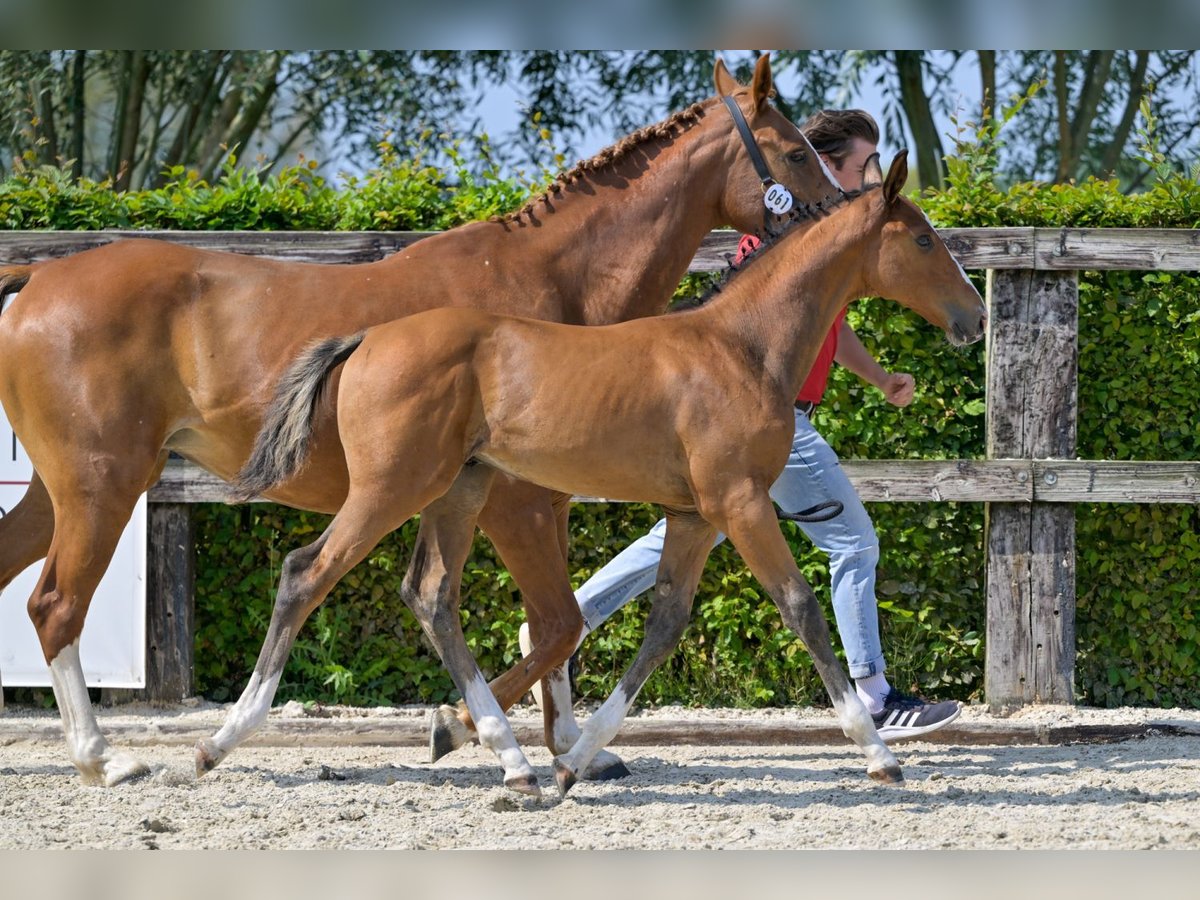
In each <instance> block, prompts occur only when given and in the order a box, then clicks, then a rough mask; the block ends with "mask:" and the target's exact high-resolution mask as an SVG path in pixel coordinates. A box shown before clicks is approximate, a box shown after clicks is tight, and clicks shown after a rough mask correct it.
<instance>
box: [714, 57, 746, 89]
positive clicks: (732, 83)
mask: <svg viewBox="0 0 1200 900" xmlns="http://www.w3.org/2000/svg"><path fill="white" fill-rule="evenodd" d="M713 84H714V85H716V88H717V96H718V97H728V96H729V95H730V94H732V93H733V92H734V91H736V90H737V89H738V88H740V87H741V85H740V84H738V83H737V80H736V79H735V78H734V77H733V76H732V75H730V74H729V70H728V69H727V68H725V60H723V59H721V57H719V56H718V57H717V64H716V65H715V66H714V67H713Z"/></svg>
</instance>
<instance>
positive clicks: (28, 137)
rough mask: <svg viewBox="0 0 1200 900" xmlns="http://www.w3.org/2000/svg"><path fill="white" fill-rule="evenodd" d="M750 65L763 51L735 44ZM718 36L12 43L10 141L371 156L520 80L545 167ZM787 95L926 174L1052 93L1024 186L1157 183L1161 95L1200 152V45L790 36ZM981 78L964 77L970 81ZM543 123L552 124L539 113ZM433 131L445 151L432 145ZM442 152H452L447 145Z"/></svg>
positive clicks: (104, 170)
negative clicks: (1155, 134) (897, 44)
mask: <svg viewBox="0 0 1200 900" xmlns="http://www.w3.org/2000/svg"><path fill="white" fill-rule="evenodd" d="M723 55H724V56H725V58H726V60H727V62H728V63H729V64H730V66H731V68H732V69H733V71H734V72H735V74H737V75H738V76H739V77H741V78H742V79H743V80H748V79H749V76H750V72H751V70H752V66H753V62H754V59H755V57H756V55H757V54H756V53H751V52H745V51H743V52H726V53H724V54H723ZM713 60H714V54H713V53H712V52H711V51H546V50H520V51H518V50H505V51H463V52H451V51H419V52H414V51H309V52H283V51H265V50H264V51H248V50H230V51H220V50H209V51H141V50H128V51H107V50H106V51H82V50H74V51H15V50H9V51H0V87H3V91H2V92H0V153H3V154H5V155H6V156H7V157H8V159H9V160H12V161H13V164H14V165H34V164H53V165H58V164H60V163H63V162H66V163H68V164H69V169H70V171H71V173H72V175H73V176H74V177H76V178H79V177H81V176H85V175H86V176H88V177H90V178H92V179H94V180H103V179H105V178H111V179H112V180H113V183H114V185H115V186H116V187H117V188H119V189H125V188H142V187H149V186H154V185H159V184H162V183H164V182H165V180H166V179H167V178H168V177H169V176H168V175H167V174H166V173H168V172H169V171H170V170H171V169H172V168H174V167H177V166H183V167H185V168H187V169H194V170H195V171H196V172H197V173H198V174H199V176H200V177H201V178H203V179H205V180H211V179H212V178H213V177H214V176H215V174H216V173H217V172H218V171H219V170H220V167H221V165H222V163H223V160H224V159H225V158H226V156H227V154H228V153H229V152H231V151H234V152H236V153H237V155H238V157H239V158H240V159H241V160H243V161H244V162H246V163H252V164H253V165H255V166H256V167H259V168H260V169H265V170H272V169H274V168H277V167H278V166H280V165H283V164H286V163H288V162H291V161H294V159H295V157H296V154H297V153H298V152H301V151H303V152H305V153H307V154H308V155H309V156H310V157H311V156H314V155H315V156H317V157H319V158H329V157H335V158H337V159H338V160H339V161H341V163H342V164H346V165H351V164H352V165H353V166H355V167H358V168H365V167H368V166H370V165H371V164H372V163H373V162H374V161H375V157H374V151H375V147H376V146H377V143H378V141H379V139H380V137H382V136H383V135H384V134H385V133H391V134H393V135H395V136H396V139H397V140H399V141H407V140H412V139H420V138H422V136H425V137H429V136H437V135H439V134H442V133H450V134H453V135H455V136H456V137H458V138H459V139H461V140H463V141H465V142H466V144H467V146H468V149H471V150H473V149H474V147H475V142H476V141H477V140H482V139H483V136H482V135H481V112H480V102H481V99H482V98H483V97H484V96H485V95H487V96H490V97H491V98H492V102H493V103H496V102H498V101H496V99H495V97H496V96H497V90H498V88H499V87H500V86H503V87H504V89H505V90H506V91H508V92H509V94H508V95H510V96H511V97H512V98H513V99H514V100H515V102H516V103H517V104H519V106H520V114H519V115H518V116H517V117H516V118H517V121H516V122H515V124H514V127H513V128H512V129H511V131H509V132H508V133H505V134H500V135H492V136H491V138H492V144H493V150H494V154H495V158H496V160H497V161H498V162H499V163H501V164H504V165H506V166H509V167H515V166H520V165H527V164H530V163H533V164H535V165H538V166H546V165H549V164H551V163H552V161H553V159H554V156H555V154H556V153H561V154H564V155H570V154H573V153H576V152H577V150H578V148H579V147H581V146H582V145H583V144H584V142H585V141H586V140H587V139H588V138H589V136H590V135H593V134H595V133H596V130H597V129H599V130H600V132H602V133H606V134H608V135H611V136H612V137H613V138H614V139H615V138H616V137H618V136H619V135H622V134H625V133H627V132H629V131H632V130H633V129H634V128H636V127H639V126H641V125H644V124H646V123H647V122H649V121H653V120H654V119H657V118H661V117H663V116H665V115H666V114H667V113H668V112H670V111H672V110H675V109H679V108H681V107H683V106H685V105H687V104H688V103H691V102H693V101H695V100H697V99H699V98H700V97H703V96H705V95H707V94H708V93H710V92H711V89H712V65H713ZM773 69H774V71H775V75H776V87H777V90H778V97H777V102H778V104H779V106H780V108H781V109H782V110H783V111H784V112H785V113H787V114H788V115H789V116H791V117H792V118H793V119H795V120H796V121H800V120H802V119H804V118H805V117H806V116H807V115H808V114H809V113H811V112H812V111H814V110H815V109H818V108H821V107H827V106H846V105H862V104H863V103H864V102H866V101H864V100H863V99H862V98H863V97H864V96H866V95H871V96H876V95H877V96H879V97H880V98H881V101H880V102H879V103H878V104H877V105H878V106H879V108H877V109H871V110H870V111H871V112H872V113H874V114H875V115H876V117H877V118H878V119H879V120H880V122H881V123H882V125H883V127H884V133H885V136H886V138H887V139H888V140H889V142H891V143H892V144H894V145H906V146H909V147H911V148H913V151H914V159H915V163H916V164H915V166H914V169H915V170H916V171H917V173H918V176H919V180H920V184H921V186H922V187H930V186H939V185H941V184H942V183H943V181H944V178H945V175H946V163H945V158H944V154H945V149H946V145H947V140H950V141H953V139H954V136H953V135H946V134H942V133H939V126H938V125H937V122H938V121H945V120H946V118H947V117H951V116H952V117H953V118H955V119H958V120H968V119H969V120H974V121H986V119H987V118H988V116H989V115H990V112H989V111H990V109H991V108H993V107H994V106H995V105H996V104H997V102H999V103H1001V104H1003V103H1004V102H1006V101H1007V98H1008V97H1010V96H1012V95H1018V96H1025V95H1027V94H1028V93H1029V89H1030V87H1031V86H1032V85H1035V84H1044V86H1045V87H1044V89H1043V90H1041V91H1040V92H1038V93H1037V95H1036V96H1034V97H1032V98H1031V99H1030V102H1029V103H1028V104H1027V105H1026V107H1025V109H1024V110H1023V112H1022V114H1021V116H1020V117H1019V119H1018V120H1017V121H1015V122H1014V123H1013V125H1012V127H1011V128H1010V129H1009V132H1010V139H1009V145H1008V148H1007V149H1006V151H1005V155H1004V158H1003V160H1002V169H1003V171H1004V172H1005V173H1007V176H1008V177H1009V178H1010V179H1011V180H1012V181H1013V182H1016V181H1029V180H1042V181H1056V182H1066V181H1069V180H1072V179H1076V180H1078V179H1082V178H1085V177H1087V176H1089V175H1099V176H1107V175H1109V174H1113V173H1115V174H1116V175H1117V176H1118V177H1119V178H1120V180H1121V184H1122V186H1123V189H1125V190H1131V189H1138V188H1140V187H1142V186H1144V185H1145V184H1146V183H1148V181H1147V180H1148V179H1149V178H1150V176H1151V174H1152V173H1151V172H1150V169H1149V167H1148V166H1146V165H1145V164H1144V163H1143V162H1142V161H1140V160H1139V159H1138V158H1137V155H1136V153H1135V152H1134V150H1135V145H1136V133H1135V126H1136V121H1137V114H1138V110H1139V108H1140V107H1141V105H1142V104H1143V102H1144V101H1146V100H1147V99H1150V100H1151V101H1152V109H1153V111H1154V114H1155V115H1156V117H1157V119H1158V129H1159V135H1160V138H1161V141H1162V145H1163V147H1164V148H1165V149H1166V151H1167V156H1168V157H1169V158H1171V159H1186V158H1188V157H1189V156H1191V155H1193V154H1194V152H1195V148H1196V139H1197V135H1196V128H1197V122H1196V117H1195V116H1194V114H1193V112H1192V111H1193V110H1194V109H1195V107H1196V102H1197V100H1198V99H1200V98H1198V96H1197V94H1198V87H1200V85H1198V82H1197V71H1196V59H1195V52H1194V51H1133V50H1122V51H1113V50H1100V51H1090V52H1085V51H1043V50H1037V51H984V50H979V51H975V50H972V51H928V50H923V51H914V50H890V51H846V52H843V51H830V50H805V51H780V52H777V53H775V54H774V63H773ZM964 86H965V87H964ZM534 123H536V127H530V125H531V124H534ZM431 146H436V144H433V145H431ZM435 161H438V162H444V161H445V160H444V159H437V158H436V152H435Z"/></svg>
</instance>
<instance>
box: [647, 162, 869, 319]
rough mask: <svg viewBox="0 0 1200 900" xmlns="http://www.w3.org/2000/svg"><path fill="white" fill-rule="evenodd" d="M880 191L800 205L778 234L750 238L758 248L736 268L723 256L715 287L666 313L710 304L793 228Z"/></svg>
mask: <svg viewBox="0 0 1200 900" xmlns="http://www.w3.org/2000/svg"><path fill="white" fill-rule="evenodd" d="M881 187H882V185H878V184H873V185H871V186H870V187H866V188H859V189H857V190H852V191H841V195H840V197H839V199H838V200H837V202H835V203H830V204H824V205H822V204H820V203H811V204H810V203H805V204H803V205H797V206H794V207H793V208H792V210H791V212H789V213H788V214H787V218H786V220H785V221H784V223H783V226H782V227H781V228H780V229H779V230H778V231H773V232H768V233H767V234H766V235H763V234H760V233H758V232H755V235H754V236H755V237H756V238H758V239H759V245H758V246H757V247H755V248H754V249H753V250H752V251H750V253H748V254H746V255H745V256H743V257H742V261H741V262H740V263H737V264H735V263H734V261H733V256H727V257H726V259H727V260H728V262H729V265H728V266H726V267H725V269H724V271H723V272H722V273H721V277H720V279H719V280H718V281H717V282H716V284H714V285H713V286H712V287H710V288H709V289H708V290H707V291H705V292H704V293H703V294H702V295H701V296H700V297H699V298H698V299H695V300H685V301H683V302H682V303H679V304H677V305H676V306H674V307H672V308H671V310H670V312H671V313H677V312H687V311H688V310H690V309H696V308H697V307H700V306H703V305H704V304H706V303H708V302H709V301H710V300H712V298H713V297H715V296H716V295H717V294H719V293H721V291H723V290H724V289H725V286H726V285H728V284H729V282H730V281H732V280H733V279H734V278H735V277H736V276H737V274H738V273H739V272H741V271H742V270H743V269H745V268H746V267H747V266H748V265H750V263H752V262H754V261H755V260H757V259H758V258H759V257H761V256H762V255H763V254H764V253H767V252H768V251H769V250H771V249H772V248H773V247H774V246H775V245H776V244H778V243H779V242H780V241H781V240H783V238H784V237H786V236H787V235H788V234H789V233H790V232H792V231H795V230H796V229H797V228H800V227H802V226H803V225H805V224H807V223H809V222H813V221H815V220H817V219H821V218H824V217H825V216H828V215H830V214H831V213H832V212H833V211H834V210H835V209H837V208H838V207H840V206H845V205H846V204H847V203H849V202H851V201H853V200H855V199H857V198H858V197H861V196H862V195H863V194H866V193H868V192H869V191H873V190H876V189H878V188H881Z"/></svg>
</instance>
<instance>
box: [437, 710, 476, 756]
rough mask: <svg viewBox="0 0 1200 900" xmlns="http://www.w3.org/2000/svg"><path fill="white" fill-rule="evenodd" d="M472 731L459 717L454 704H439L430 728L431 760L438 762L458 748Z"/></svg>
mask: <svg viewBox="0 0 1200 900" xmlns="http://www.w3.org/2000/svg"><path fill="white" fill-rule="evenodd" d="M469 735H470V731H468V730H467V726H466V725H464V724H463V723H462V721H461V720H460V719H459V718H458V710H457V709H455V708H454V707H453V706H439V707H438V708H437V709H435V710H434V711H433V725H432V727H431V728H430V730H429V761H430V762H437V761H438V760H439V759H441V758H442V757H443V756H445V755H446V754H447V753H450V752H452V751H454V750H457V749H458V748H459V747H461V746H462V745H463V744H465V743H466V742H467V738H468V736H469Z"/></svg>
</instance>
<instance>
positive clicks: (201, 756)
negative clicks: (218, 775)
mask: <svg viewBox="0 0 1200 900" xmlns="http://www.w3.org/2000/svg"><path fill="white" fill-rule="evenodd" d="M224 758H225V754H224V753H222V752H221V749H220V748H219V747H218V746H217V745H216V744H215V743H214V742H213V740H212V739H211V738H200V740H198V741H196V777H197V778H200V777H201V776H203V775H207V774H208V773H209V772H211V771H212V770H213V769H215V768H216V767H217V763H219V762H220V761H221V760H223V759H224Z"/></svg>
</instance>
